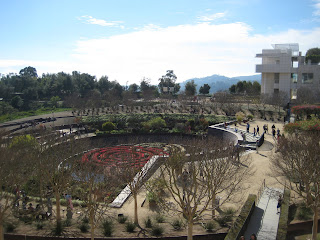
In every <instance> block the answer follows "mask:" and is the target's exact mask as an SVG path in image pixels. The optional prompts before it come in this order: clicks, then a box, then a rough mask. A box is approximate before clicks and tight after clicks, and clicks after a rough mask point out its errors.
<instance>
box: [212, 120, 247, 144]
mask: <svg viewBox="0 0 320 240" xmlns="http://www.w3.org/2000/svg"><path fill="white" fill-rule="evenodd" d="M233 123H234V121H232V122H227V124H228V125H229V124H233ZM208 135H212V136H215V137H218V138H220V139H221V140H222V141H224V142H226V143H233V145H236V144H237V143H238V141H243V138H242V136H241V135H240V134H239V133H236V132H234V131H230V130H228V129H225V128H224V123H219V124H216V125H212V126H209V127H208Z"/></svg>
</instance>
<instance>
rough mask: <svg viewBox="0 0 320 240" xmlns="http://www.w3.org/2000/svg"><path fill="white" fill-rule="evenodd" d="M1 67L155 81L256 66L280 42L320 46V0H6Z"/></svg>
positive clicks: (247, 71) (236, 72)
mask: <svg viewBox="0 0 320 240" xmlns="http://www.w3.org/2000/svg"><path fill="white" fill-rule="evenodd" d="M0 6H1V14H0V32H1V36H0V73H1V74H8V73H19V71H20V70H21V69H23V68H24V67H27V66H32V67H35V68H36V69H37V72H38V75H39V76H41V74H43V73H58V72H62V71H63V72H67V73H72V71H79V72H81V73H88V74H90V75H94V76H96V78H97V79H99V78H100V77H101V76H108V77H109V80H112V81H113V80H117V81H118V82H119V83H121V84H123V85H125V84H132V83H137V84H139V83H140V81H141V80H142V79H144V78H146V79H149V80H150V82H151V83H152V84H157V83H158V79H159V78H160V77H161V76H162V75H165V73H166V71H167V70H173V71H174V73H175V74H176V76H177V78H178V79H177V81H178V82H182V81H184V80H187V79H192V78H200V77H206V76H211V75H213V74H219V75H224V76H227V77H235V76H247V75H253V74H256V73H255V65H256V64H259V63H260V62H261V59H259V58H256V57H255V55H256V54H257V53H261V52H262V49H269V48H272V47H271V44H274V43H299V46H300V51H301V52H302V54H305V52H306V51H307V50H308V49H309V48H314V47H320V41H319V39H320V0H90V1H88V0H53V1H50V0H0Z"/></svg>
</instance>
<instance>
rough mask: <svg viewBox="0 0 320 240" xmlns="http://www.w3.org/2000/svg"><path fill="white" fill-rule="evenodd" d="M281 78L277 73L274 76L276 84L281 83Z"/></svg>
mask: <svg viewBox="0 0 320 240" xmlns="http://www.w3.org/2000/svg"><path fill="white" fill-rule="evenodd" d="M279 78H280V74H279V73H275V74H274V83H279Z"/></svg>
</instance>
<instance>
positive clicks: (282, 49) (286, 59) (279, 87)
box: [256, 43, 320, 99]
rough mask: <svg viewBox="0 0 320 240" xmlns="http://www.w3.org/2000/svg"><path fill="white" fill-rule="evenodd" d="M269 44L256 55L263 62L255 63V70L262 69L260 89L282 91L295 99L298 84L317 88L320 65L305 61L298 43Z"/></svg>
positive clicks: (272, 92)
mask: <svg viewBox="0 0 320 240" xmlns="http://www.w3.org/2000/svg"><path fill="white" fill-rule="evenodd" d="M272 47H273V49H263V50H262V53H261V54H257V55H256V57H259V58H262V64H259V65H256V72H258V73H261V93H263V94H274V93H285V94H287V96H288V98H290V99H296V98H297V91H298V89H299V88H301V87H306V88H310V91H311V90H312V91H314V90H316V91H319V90H320V65H318V64H311V62H310V61H309V62H308V63H306V62H305V57H304V56H302V55H301V52H299V44H297V43H290V44H273V45H272Z"/></svg>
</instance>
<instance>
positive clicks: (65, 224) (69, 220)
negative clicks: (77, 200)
mask: <svg viewBox="0 0 320 240" xmlns="http://www.w3.org/2000/svg"><path fill="white" fill-rule="evenodd" d="M63 226H64V227H70V226H71V219H66V220H64V222H63Z"/></svg>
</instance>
